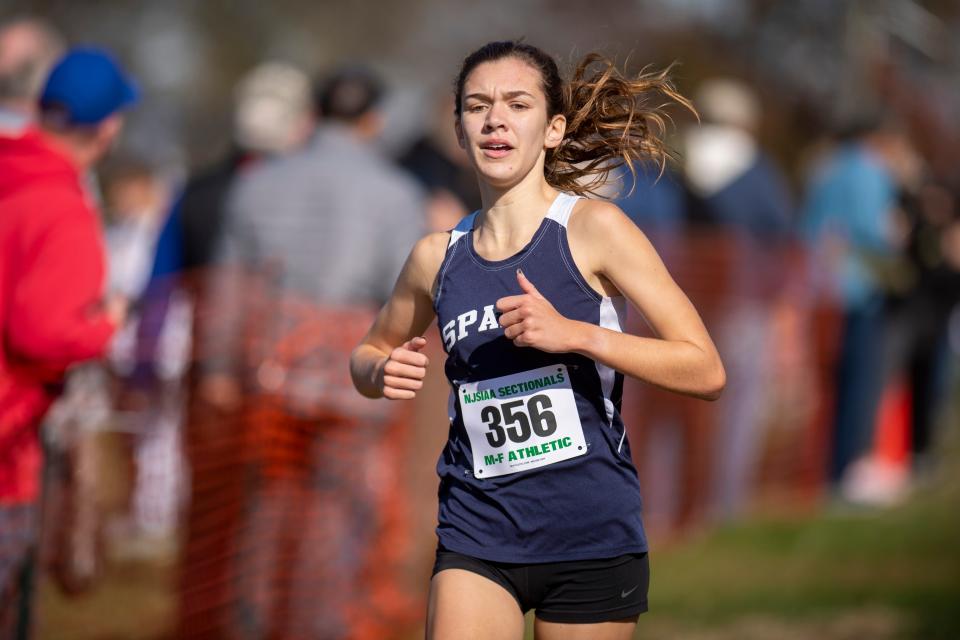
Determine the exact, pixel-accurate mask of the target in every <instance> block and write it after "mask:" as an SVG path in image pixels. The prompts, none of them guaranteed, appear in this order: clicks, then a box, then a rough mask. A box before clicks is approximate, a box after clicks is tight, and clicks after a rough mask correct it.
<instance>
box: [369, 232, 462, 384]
mask: <svg viewBox="0 0 960 640" xmlns="http://www.w3.org/2000/svg"><path fill="white" fill-rule="evenodd" d="M449 239H450V234H449V233H447V232H441V233H431V234H430V235H428V236H426V237H424V238H422V239H421V240H420V241H419V242H417V244H416V245H414V247H413V250H412V251H411V252H410V255H409V256H408V257H407V261H406V263H405V264H404V265H403V270H402V271H401V272H400V276H399V277H398V278H397V282H396V284H395V285H394V288H393V293H392V294H391V295H390V299H389V300H388V301H387V304H385V305H384V306H383V308H382V309H381V310H380V313H379V314H378V315H377V319H376V320H375V321H374V323H373V326H372V327H371V328H370V331H369V332H367V335H366V336H365V337H364V339H363V340H362V341H361V342H360V344H359V345H358V346H357V348H356V349H354V350H353V354H352V355H351V356H350V375H351V376H352V377H353V384H354V386H355V387H356V388H357V391H359V392H360V393H361V394H363V395H365V396H366V397H368V398H380V397H385V398H389V399H391V400H407V399H410V398H414V397H416V395H417V390H419V389H420V387H422V386H423V378H424V376H425V375H426V372H427V369H426V368H427V365H428V364H429V361H428V360H427V356H426V355H424V354H422V353H420V350H421V349H423V348H424V346H426V344H427V341H426V339H425V338H424V337H422V335H421V334H422V333H423V332H424V331H425V330H426V329H427V327H428V326H429V325H430V321H431V320H433V317H434V311H433V286H434V282H435V281H436V278H437V272H438V271H439V269H440V263H441V262H443V256H444V253H445V251H446V246H447V242H448V241H449Z"/></svg>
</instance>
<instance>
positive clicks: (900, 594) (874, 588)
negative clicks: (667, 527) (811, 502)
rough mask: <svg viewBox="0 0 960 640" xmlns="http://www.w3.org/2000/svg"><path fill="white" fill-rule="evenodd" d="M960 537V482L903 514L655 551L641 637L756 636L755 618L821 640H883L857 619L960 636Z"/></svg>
mask: <svg viewBox="0 0 960 640" xmlns="http://www.w3.org/2000/svg"><path fill="white" fill-rule="evenodd" d="M958 541H960V482H958V480H957V476H954V477H953V479H951V480H950V481H948V482H945V483H944V484H942V485H941V486H939V487H938V488H937V489H935V490H928V491H927V492H926V493H923V494H920V495H917V496H915V497H914V498H913V499H911V500H910V501H909V502H908V503H907V504H904V505H903V506H900V507H897V508H894V509H888V510H883V511H872V510H871V511H860V512H854V511H850V510H847V512H845V513H844V512H833V513H831V512H830V510H828V511H827V513H825V514H824V515H821V516H818V517H816V518H814V519H803V520H787V519H782V518H780V519H764V518H760V519H753V520H750V521H748V522H743V523H740V524H737V525H731V526H726V527H723V528H720V529H717V530H715V531H713V532H711V533H710V534H708V535H707V536H705V537H703V538H701V539H699V540H697V541H694V542H690V543H685V544H683V545H677V546H676V547H675V548H672V549H668V550H664V551H661V552H656V550H655V551H654V553H652V554H651V572H652V588H651V595H650V604H651V612H650V613H649V614H647V615H645V616H643V617H642V618H641V623H640V628H639V630H638V634H637V637H638V638H643V637H687V635H685V634H687V633H695V632H697V631H698V630H701V631H702V630H714V631H717V630H722V629H725V628H729V629H731V635H723V634H721V635H710V636H704V637H718V638H721V637H730V638H735V637H747V636H745V635H734V634H735V633H741V634H742V633H746V632H744V631H743V628H742V623H743V621H744V620H754V621H756V620H766V621H768V622H770V621H776V622H777V623H779V624H780V625H781V626H782V627H784V628H795V629H803V628H809V635H798V636H796V637H814V638H818V640H829V639H831V638H833V637H838V638H839V637H851V638H853V637H871V638H872V637H878V636H875V635H870V634H866V635H863V634H857V633H855V631H850V632H849V633H847V631H845V630H847V629H850V628H853V627H855V626H856V623H855V622H851V620H850V618H851V615H853V616H854V617H855V616H860V617H861V618H863V620H862V625H863V626H864V628H865V629H866V628H867V627H869V625H870V624H871V622H872V621H876V619H878V618H880V617H883V618H885V620H886V622H885V625H886V631H883V632H879V633H882V634H883V635H882V637H891V638H894V637H895V638H924V639H926V638H960V548H958V545H957V542H958ZM871 619H872V620H871ZM831 620H834V621H837V625H835V626H838V627H841V630H840V631H838V633H837V635H832V634H831V632H830V630H829V629H830V626H831V625H830V621H831ZM645 628H652V629H658V630H659V631H660V633H659V634H657V635H656V636H649V635H646V634H645V633H644V629H645ZM738 629H739V631H737V630H738ZM751 637H762V636H759V635H757V636H751ZM771 637H772V636H771Z"/></svg>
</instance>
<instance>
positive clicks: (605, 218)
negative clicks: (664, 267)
mask: <svg viewBox="0 0 960 640" xmlns="http://www.w3.org/2000/svg"><path fill="white" fill-rule="evenodd" d="M567 232H568V234H569V236H570V238H571V240H572V241H573V242H575V243H576V244H578V245H580V246H583V247H585V248H587V247H589V250H590V252H591V253H594V254H595V253H610V252H615V251H617V250H618V249H621V250H633V251H645V250H646V249H648V248H650V249H651V250H652V247H651V245H650V241H649V240H648V239H647V236H646V235H645V234H644V233H643V231H641V230H640V228H639V227H637V225H636V224H634V222H633V221H632V220H631V219H630V218H628V217H627V215H626V214H625V213H624V212H623V210H621V209H620V207H618V206H617V205H615V204H613V203H612V202H607V201H606V200H590V199H581V200H580V201H579V202H578V203H577V205H576V206H575V207H574V209H573V214H572V215H571V216H570V221H569V223H568V229H567Z"/></svg>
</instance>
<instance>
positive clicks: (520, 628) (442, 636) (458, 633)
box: [427, 569, 613, 640]
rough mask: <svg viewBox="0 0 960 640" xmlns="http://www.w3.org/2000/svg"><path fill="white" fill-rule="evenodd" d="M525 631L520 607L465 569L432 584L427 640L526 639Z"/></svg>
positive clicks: (441, 576)
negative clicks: (524, 637) (524, 636)
mask: <svg viewBox="0 0 960 640" xmlns="http://www.w3.org/2000/svg"><path fill="white" fill-rule="evenodd" d="M523 632H524V624H523V612H521V611H520V606H519V605H518V604H517V601H516V600H514V598H513V596H512V595H510V593H509V592H507V590H506V589H504V588H503V587H501V586H500V585H498V584H497V583H496V582H493V581H492V580H490V579H488V578H485V577H483V576H481V575H478V574H476V573H472V572H470V571H465V570H463V569H444V570H443V571H440V572H439V573H437V575H435V576H433V580H431V581H430V599H429V603H428V605H427V640H488V639H489V640H523ZM580 637H583V638H586V637H587V636H580ZM612 637H613V636H611V638H612Z"/></svg>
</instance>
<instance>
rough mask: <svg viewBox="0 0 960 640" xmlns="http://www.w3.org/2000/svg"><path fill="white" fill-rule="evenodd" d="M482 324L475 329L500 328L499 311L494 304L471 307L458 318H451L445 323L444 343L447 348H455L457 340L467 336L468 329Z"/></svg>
mask: <svg viewBox="0 0 960 640" xmlns="http://www.w3.org/2000/svg"><path fill="white" fill-rule="evenodd" d="M478 320H479V322H480V324H479V325H478V326H476V328H474V329H472V330H473V331H476V332H478V333H479V332H480V331H489V330H490V329H499V328H500V322H499V321H498V320H497V311H496V308H495V307H494V305H492V304H488V305H487V306H485V307H484V308H483V309H482V310H478V309H471V310H470V311H467V312H465V313H461V314H460V315H458V316H457V319H456V320H451V321H450V322H448V323H447V324H445V325H443V343H444V344H445V345H446V346H447V350H450V349H452V348H453V345H455V344H456V343H457V340H463V339H464V338H466V337H467V330H468V329H469V328H470V327H473V326H474V325H476V324H477V321H478Z"/></svg>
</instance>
